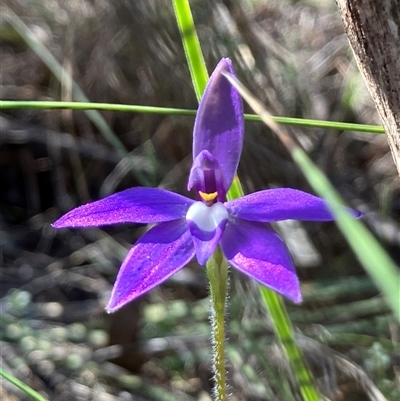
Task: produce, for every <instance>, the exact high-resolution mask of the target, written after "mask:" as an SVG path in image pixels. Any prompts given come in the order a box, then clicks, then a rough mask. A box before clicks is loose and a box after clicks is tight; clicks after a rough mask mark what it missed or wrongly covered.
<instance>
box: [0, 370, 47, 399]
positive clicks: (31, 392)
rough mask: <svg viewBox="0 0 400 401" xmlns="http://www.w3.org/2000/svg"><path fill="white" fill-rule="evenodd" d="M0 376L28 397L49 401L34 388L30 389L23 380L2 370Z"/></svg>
mask: <svg viewBox="0 0 400 401" xmlns="http://www.w3.org/2000/svg"><path fill="white" fill-rule="evenodd" d="M0 376H2V377H4V378H5V379H6V380H8V381H9V382H10V383H12V384H14V386H16V387H18V388H19V389H20V390H22V391H23V392H24V393H25V394H26V395H28V396H29V397H31V398H32V399H33V400H36V401H49V400H48V399H47V398H45V397H43V396H42V395H41V394H39V393H38V392H37V391H35V390H34V389H33V388H31V387H29V386H28V385H26V384H25V383H24V382H22V381H21V380H19V379H17V378H16V377H15V376H13V375H11V374H9V373H7V372H5V371H4V370H3V369H1V368H0Z"/></svg>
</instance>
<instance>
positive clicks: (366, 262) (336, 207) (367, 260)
mask: <svg viewBox="0 0 400 401" xmlns="http://www.w3.org/2000/svg"><path fill="white" fill-rule="evenodd" d="M225 75H226V77H227V78H228V79H229V81H230V82H231V83H232V85H234V86H235V87H236V88H237V89H238V91H239V92H240V94H241V95H242V96H243V98H244V99H245V100H246V101H247V103H248V104H249V105H250V107H251V108H252V109H253V110H254V111H255V112H256V113H257V114H258V115H259V116H260V117H261V118H262V120H263V121H264V123H265V124H266V125H268V126H269V127H270V128H271V129H272V130H273V131H274V132H275V134H276V135H277V136H278V137H279V139H280V140H281V141H282V143H283V144H284V145H285V147H286V148H287V149H288V151H289V152H290V153H291V155H292V157H293V159H294V161H295V162H296V163H297V165H298V167H299V168H300V169H301V171H302V172H303V174H304V176H305V177H306V179H307V181H308V182H309V184H310V185H311V187H312V188H313V189H314V191H315V192H316V193H317V194H318V195H319V196H321V197H323V198H325V199H326V201H327V202H328V206H329V207H330V209H331V211H332V213H333V215H334V216H335V220H336V224H337V225H338V227H339V229H340V230H341V232H342V233H343V235H344V237H345V238H346V240H347V242H348V243H349V245H350V246H351V248H352V249H353V251H354V253H355V254H356V255H357V257H358V259H359V260H360V262H361V263H362V265H363V266H364V268H365V270H366V271H367V273H368V274H369V275H370V276H371V277H372V279H373V280H374V282H375V284H376V286H377V287H378V288H379V290H380V291H381V292H382V293H383V294H384V296H385V298H386V301H387V303H388V305H389V306H390V307H391V309H392V311H393V313H394V316H395V318H396V319H397V320H398V321H399V322H400V272H399V269H398V267H397V266H396V265H395V264H394V262H393V261H392V260H391V258H390V257H389V256H388V254H387V253H386V252H385V250H384V249H383V248H382V246H381V245H380V244H379V242H378V241H377V240H376V239H375V238H374V237H373V235H372V234H371V233H370V232H369V231H368V230H367V228H366V227H365V226H364V224H363V223H362V222H361V221H360V220H356V219H354V218H353V217H352V216H351V215H350V214H349V213H348V212H346V210H345V209H344V208H343V206H342V205H343V202H342V200H341V198H340V196H339V194H338V193H337V191H336V190H335V188H334V187H333V186H332V184H331V183H330V182H329V180H328V178H327V177H326V176H325V174H324V173H323V172H322V171H321V170H320V169H319V168H318V167H317V166H316V165H315V164H314V163H313V162H312V160H311V159H310V158H309V157H308V155H307V154H306V153H305V152H304V150H303V149H301V148H300V147H299V146H298V145H297V143H296V142H295V141H294V140H293V139H292V138H291V136H290V135H289V134H288V132H287V131H286V130H285V129H284V128H283V127H281V126H279V125H277V123H276V122H275V121H274V120H273V119H272V116H271V114H270V113H269V112H268V111H267V110H266V109H265V108H264V106H263V105H262V104H261V102H260V101H258V100H257V99H256V98H255V97H254V96H253V95H252V94H251V93H250V91H249V90H248V89H247V88H246V87H245V86H244V85H243V84H241V83H240V82H239V81H238V80H237V79H236V78H235V77H234V76H232V75H230V74H225Z"/></svg>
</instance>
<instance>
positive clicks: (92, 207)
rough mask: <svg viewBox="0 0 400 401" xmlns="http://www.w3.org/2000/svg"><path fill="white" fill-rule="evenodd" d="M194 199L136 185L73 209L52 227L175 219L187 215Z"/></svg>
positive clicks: (156, 221)
mask: <svg viewBox="0 0 400 401" xmlns="http://www.w3.org/2000/svg"><path fill="white" fill-rule="evenodd" d="M193 202H194V201H193V200H192V199H189V198H186V197H185V196H182V195H178V194H176V193H174V192H170V191H166V190H164V189H160V188H147V187H135V188H130V189H126V190H125V191H122V192H117V193H115V194H113V195H110V196H107V197H106V198H104V199H100V200H98V201H95V202H91V203H87V204H86V205H82V206H79V207H77V208H75V209H72V210H71V211H70V212H68V213H67V214H65V215H64V216H62V217H61V218H59V219H58V220H57V221H56V222H55V223H53V224H52V226H53V227H54V228H61V227H93V226H103V225H108V224H116V223H159V222H163V221H171V220H176V219H180V218H182V217H184V216H185V214H186V212H187V210H188V209H189V207H190V205H191V204H192V203H193Z"/></svg>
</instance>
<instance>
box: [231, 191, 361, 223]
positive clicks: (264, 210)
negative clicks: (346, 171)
mask: <svg viewBox="0 0 400 401" xmlns="http://www.w3.org/2000/svg"><path fill="white" fill-rule="evenodd" d="M225 206H226V208H227V209H228V211H229V213H230V214H231V215H232V216H236V217H239V218H241V219H246V220H251V221H258V222H273V221H279V220H289V219H293V220H307V221H330V220H333V219H334V217H333V215H332V213H331V212H330V210H329V208H328V206H327V203H326V201H325V200H324V199H322V198H318V197H317V196H314V195H311V194H308V193H306V192H303V191H299V190H297V189H292V188H277V189H268V190H265V191H259V192H254V193H252V194H249V195H246V196H243V197H242V198H238V199H235V200H233V201H230V202H227V203H226V204H225ZM345 209H346V210H348V211H349V212H350V213H351V214H352V215H353V216H354V217H361V215H362V213H360V212H359V211H357V210H353V209H349V208H345Z"/></svg>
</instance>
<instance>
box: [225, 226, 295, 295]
mask: <svg viewBox="0 0 400 401" xmlns="http://www.w3.org/2000/svg"><path fill="white" fill-rule="evenodd" d="M220 245H221V248H222V251H223V253H224V254H225V256H226V258H227V259H228V261H229V262H230V263H231V264H232V266H233V267H235V268H236V269H238V270H240V271H242V272H243V273H245V274H247V275H248V276H250V277H252V278H254V279H255V280H257V281H258V282H260V283H261V284H263V285H265V286H267V287H269V288H271V289H273V290H274V291H276V292H278V293H280V294H282V295H284V296H285V297H287V298H289V299H291V300H292V301H294V302H300V301H301V292H300V284H299V280H298V278H297V275H296V272H295V270H294V266H293V262H292V259H291V257H290V254H289V252H288V250H287V248H286V246H285V244H284V242H283V241H282V240H281V238H279V236H278V235H277V234H276V233H275V232H273V231H272V230H271V229H270V228H269V227H267V226H266V225H265V224H260V223H253V222H250V221H246V220H241V219H235V220H234V221H233V222H231V221H230V222H229V224H227V225H226V227H225V232H224V235H223V237H222V240H221V243H220Z"/></svg>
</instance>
